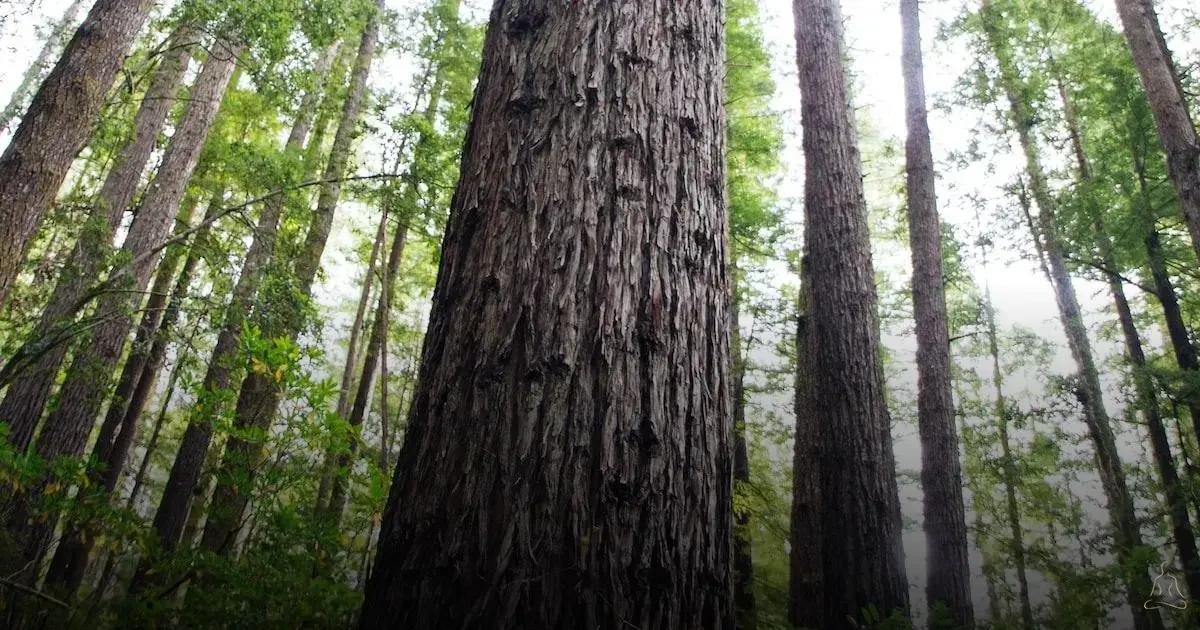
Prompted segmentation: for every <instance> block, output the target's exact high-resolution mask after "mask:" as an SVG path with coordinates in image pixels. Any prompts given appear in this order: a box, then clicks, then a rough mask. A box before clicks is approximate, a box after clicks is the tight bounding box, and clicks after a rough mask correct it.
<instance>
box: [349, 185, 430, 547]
mask: <svg viewBox="0 0 1200 630" xmlns="http://www.w3.org/2000/svg"><path fill="white" fill-rule="evenodd" d="M412 183H413V182H409V184H410V185H409V186H408V190H410V191H412V193H410V194H409V195H406V196H408V197H410V198H409V199H406V201H410V202H415V201H416V199H415V196H416V195H415V193H416V189H415V188H413V187H412ZM411 207H412V206H409V205H403V206H401V208H402V210H401V213H402V215H401V216H400V217H399V220H398V222H397V225H396V233H395V236H394V237H393V240H392V247H391V250H390V251H389V253H388V261H387V266H386V268H385V270H384V275H383V279H382V282H381V285H382V286H381V287H380V291H379V303H378V304H377V305H376V307H375V321H374V322H372V323H371V336H370V338H369V339H370V341H368V342H367V351H366V356H365V358H364V359H363V369H362V377H361V378H359V380H358V393H357V394H355V396H354V406H353V407H352V408H351V410H350V417H349V418H347V424H348V425H349V426H350V429H351V435H350V436H349V438H350V440H349V441H350V448H349V451H347V452H342V453H339V454H337V456H336V463H335V464H334V465H333V466H332V468H333V469H334V470H335V471H340V470H343V469H345V470H347V471H350V470H352V469H353V466H354V458H355V455H356V454H357V452H358V442H359V440H360V439H361V437H360V435H359V433H360V432H359V431H358V429H359V427H361V426H362V425H363V421H364V420H366V415H367V408H368V406H369V405H370V402H371V385H372V382H373V381H374V378H375V367H376V366H378V365H381V363H382V360H383V357H384V355H386V354H387V322H388V311H389V310H390V309H391V304H392V294H393V292H394V290H395V282H396V280H395V278H396V274H397V273H398V272H399V271H400V263H401V261H403V260H404V244H405V238H406V237H407V236H408V221H409V219H408V217H407V216H404V214H406V213H407V211H408V210H409V208H411ZM381 386H382V387H386V386H387V384H386V383H382V382H381ZM348 485H349V472H347V474H346V475H342V474H340V473H339V474H335V475H334V477H333V485H332V486H333V487H332V489H331V490H330V493H329V509H328V514H327V516H328V518H329V520H330V522H331V524H332V525H333V527H334V528H335V529H336V528H337V526H338V524H339V523H340V521H341V517H342V511H343V510H344V509H345V507H346V500H347V492H348V491H349V488H348V487H347V486H348Z"/></svg>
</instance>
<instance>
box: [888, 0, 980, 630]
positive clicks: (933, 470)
mask: <svg viewBox="0 0 1200 630" xmlns="http://www.w3.org/2000/svg"><path fill="white" fill-rule="evenodd" d="M919 11H920V3H919V1H918V0H900V17H901V22H902V30H903V39H904V43H903V47H904V50H903V64H902V65H903V72H904V85H905V89H904V99H905V106H906V110H907V114H908V141H907V143H906V145H905V151H906V156H907V172H908V179H907V183H908V226H909V239H910V243H911V247H912V262H913V280H912V292H913V314H914V317H915V320H916V330H917V374H918V377H917V425H918V430H919V433H920V438H921V491H922V492H923V493H924V497H925V499H924V503H923V516H924V522H923V525H924V528H925V541H926V545H927V552H926V557H925V569H926V580H927V581H926V584H925V596H926V601H927V602H928V603H929V607H930V617H929V618H930V627H933V628H939V627H945V628H970V627H972V626H973V625H974V617H975V613H974V610H973V607H972V604H971V567H970V564H969V561H968V550H967V517H966V506H965V505H964V503H963V495H962V487H963V481H962V466H961V464H960V463H959V460H958V432H957V427H956V425H955V417H954V397H953V393H952V390H951V387H950V334H949V329H948V327H947V323H946V293H945V289H944V288H943V285H944V278H943V276H942V229H941V223H940V221H939V220H938V210H937V192H936V181H935V179H934V172H933V150H932V148H931V146H930V138H929V114H928V112H927V110H926V105H925V67H924V61H923V58H922V53H921V21H920V15H919ZM938 607H944V608H943V609H942V610H938Z"/></svg>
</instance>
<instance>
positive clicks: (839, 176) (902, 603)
mask: <svg viewBox="0 0 1200 630" xmlns="http://www.w3.org/2000/svg"><path fill="white" fill-rule="evenodd" d="M793 8H794V11H795V18H796V48H797V58H798V65H799V68H800V95H801V108H802V113H803V115H802V125H803V128H804V155H805V162H806V164H807V165H808V168H807V169H806V172H805V187H804V188H805V193H804V195H805V199H804V215H805V234H804V245H805V262H804V264H805V267H806V273H807V275H806V277H805V280H806V281H808V282H809V285H808V291H809V292H810V293H809V295H810V301H809V308H810V311H809V314H808V321H807V331H806V333H807V335H806V339H805V346H804V350H803V354H802V356H803V357H804V359H805V361H806V372H807V374H806V378H805V379H804V380H805V381H806V383H805V384H806V385H807V387H808V389H809V391H808V392H807V393H806V395H805V397H804V398H805V400H806V401H807V402H808V404H809V405H810V408H809V409H807V410H806V411H805V412H804V413H806V414H813V423H812V424H813V426H812V428H814V429H815V430H816V433H817V436H816V439H817V443H818V444H819V447H818V449H817V450H818V457H819V460H820V461H819V463H818V467H819V469H820V485H821V490H820V497H821V499H820V506H821V507H820V519H821V528H820V535H821V571H822V582H823V585H822V586H823V588H822V595H823V599H822V606H821V620H820V621H821V623H820V624H819V625H818V626H817V627H821V628H845V627H850V625H849V624H851V623H852V621H851V620H852V619H857V620H859V621H860V622H861V621H862V618H861V615H862V612H863V610H864V609H865V608H867V607H872V606H873V607H875V608H877V609H878V610H880V611H881V612H882V613H883V614H884V615H890V614H891V613H892V612H893V611H900V612H901V613H902V614H904V615H907V614H908V581H907V578H906V577H905V568H904V550H903V548H902V546H901V533H902V532H901V526H902V523H901V517H900V499H899V491H898V488H897V483H896V465H895V458H894V455H893V453H892V437H891V420H890V417H889V414H888V410H887V407H886V404H885V392H884V385H883V367H882V364H881V363H880V358H879V354H878V353H879V321H878V318H877V314H876V311H875V308H876V296H875V277H874V272H873V266H872V264H871V246H870V242H869V236H868V234H867V212H866V203H865V201H864V199H863V188H862V176H861V164H860V162H859V154H858V139H857V134H856V132H855V123H854V120H853V118H852V117H851V108H850V101H849V95H848V94H847V92H846V74H845V69H844V67H843V63H844V62H843V51H842V16H841V10H840V7H839V5H838V2H837V0H796V1H795V2H794V3H793ZM807 439H808V438H806V441H807ZM849 523H853V524H854V525H853V528H848V527H847V524H849Z"/></svg>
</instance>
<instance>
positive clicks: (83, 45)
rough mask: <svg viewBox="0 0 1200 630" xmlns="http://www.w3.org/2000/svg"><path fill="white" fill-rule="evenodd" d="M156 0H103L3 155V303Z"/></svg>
mask: <svg viewBox="0 0 1200 630" xmlns="http://www.w3.org/2000/svg"><path fill="white" fill-rule="evenodd" d="M155 4H157V3H156V2H154V1H153V0H97V2H96V4H95V5H94V6H93V7H92V10H91V11H90V12H89V13H88V16H87V17H86V18H84V21H83V24H82V25H80V27H79V30H77V31H76V32H75V36H74V37H73V38H71V42H70V43H69V44H67V48H66V50H65V51H63V55H62V58H60V59H59V60H58V64H57V65H55V66H54V70H51V71H50V75H49V76H47V77H46V80H45V81H43V82H42V85H41V87H40V88H38V92H37V94H35V95H34V97H33V102H32V103H30V105H29V111H28V112H27V113H26V114H25V117H24V118H22V119H21V124H20V126H19V127H17V131H16V134H15V135H13V138H12V141H11V142H9V144H8V147H7V148H6V149H5V150H4V155H3V157H0V199H3V200H4V203H3V204H0V308H3V306H4V302H5V298H7V297H8V291H9V289H10V288H11V287H12V284H13V281H14V280H16V277H17V273H18V272H19V271H20V270H21V263H22V262H23V261H24V258H25V250H26V249H27V248H28V246H29V241H30V239H32V238H33V235H34V232H36V231H37V228H38V226H39V225H41V223H42V217H43V216H44V215H45V214H46V211H47V210H48V209H49V208H50V204H51V203H53V201H54V196H55V195H56V194H58V188H59V186H61V185H62V182H63V179H64V178H66V176H67V171H68V169H69V168H70V167H71V162H73V161H74V160H75V156H76V154H78V153H79V150H80V149H81V148H82V147H83V143H84V142H86V141H87V138H88V135H89V134H90V133H91V131H92V125H93V124H94V123H95V122H96V117H97V116H99V115H100V108H101V107H102V106H103V105H104V101H105V99H106V98H108V90H109V88H111V87H112V84H113V81H114V80H115V79H116V76H117V71H118V70H120V69H121V64H122V63H123V62H124V61H125V55H126V54H127V53H128V52H129V48H130V46H132V45H133V40H134V37H135V36H136V35H137V33H138V31H139V30H141V28H142V24H143V23H144V22H145V21H146V16H147V15H148V14H149V13H150V9H151V8H152V7H154V5H155Z"/></svg>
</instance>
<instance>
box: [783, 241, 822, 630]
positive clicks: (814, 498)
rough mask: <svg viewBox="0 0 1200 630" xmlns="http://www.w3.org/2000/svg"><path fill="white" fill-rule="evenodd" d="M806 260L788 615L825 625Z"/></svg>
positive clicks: (804, 624)
mask: <svg viewBox="0 0 1200 630" xmlns="http://www.w3.org/2000/svg"><path fill="white" fill-rule="evenodd" d="M807 267H808V265H807V264H805V263H803V262H802V263H801V271H800V276H801V285H800V291H799V293H798V295H797V301H796V348H795V351H796V374H795V383H794V387H793V400H792V408H793V411H794V413H795V418H796V435H795V441H794V444H793V450H792V477H793V483H792V514H791V532H790V536H789V542H790V543H791V553H790V554H789V558H790V569H791V579H790V580H789V582H788V595H789V597H788V600H789V601H788V619H789V620H790V621H791V622H792V625H794V626H798V627H800V628H813V629H817V628H820V627H821V624H822V623H823V621H822V619H823V617H822V615H823V612H822V611H823V606H824V601H825V598H824V595H823V592H822V591H823V589H824V571H823V569H822V560H821V558H822V555H821V540H822V538H823V536H822V531H823V530H822V521H821V475H820V470H821V469H820V453H821V445H820V441H819V440H818V439H817V438H818V428H819V427H820V423H819V415H818V414H817V413H815V411H814V409H815V408H814V406H813V404H814V403H813V401H812V398H811V396H812V393H813V390H812V386H811V384H810V383H811V378H812V377H811V371H810V369H809V366H808V364H807V363H806V361H805V357H806V353H807V352H808V322H809V319H808V313H809V311H810V308H811V307H810V306H809V304H810V302H811V297H810V295H809V293H808V287H809V285H810V284H811V282H810V281H809V279H808V270H807Z"/></svg>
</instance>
